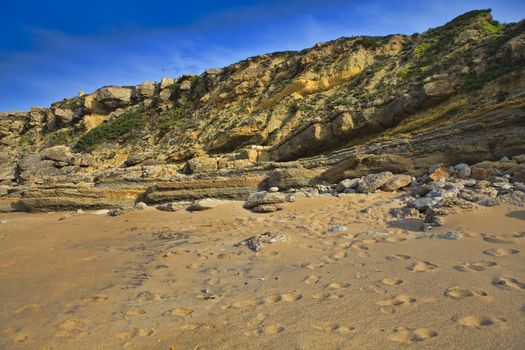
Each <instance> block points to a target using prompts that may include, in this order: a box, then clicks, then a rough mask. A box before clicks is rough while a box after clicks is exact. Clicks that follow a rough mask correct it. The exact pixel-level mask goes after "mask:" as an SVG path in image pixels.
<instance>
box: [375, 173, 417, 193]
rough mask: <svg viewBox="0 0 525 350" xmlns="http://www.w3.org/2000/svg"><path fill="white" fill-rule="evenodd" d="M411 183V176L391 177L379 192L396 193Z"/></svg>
mask: <svg viewBox="0 0 525 350" xmlns="http://www.w3.org/2000/svg"><path fill="white" fill-rule="evenodd" d="M411 182H412V176H410V175H393V176H392V178H391V179H390V180H388V181H387V182H386V183H385V184H384V185H383V186H381V190H383V191H396V190H398V189H400V188H403V187H406V186H408V185H410V183H411Z"/></svg>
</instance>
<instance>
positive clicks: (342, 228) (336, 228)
mask: <svg viewBox="0 0 525 350" xmlns="http://www.w3.org/2000/svg"><path fill="white" fill-rule="evenodd" d="M346 230H348V227H346V226H344V225H341V226H333V227H330V229H328V231H330V232H341V231H346Z"/></svg>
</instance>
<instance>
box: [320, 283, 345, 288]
mask: <svg viewBox="0 0 525 350" xmlns="http://www.w3.org/2000/svg"><path fill="white" fill-rule="evenodd" d="M348 287H350V283H347V282H332V283H330V284H328V285H327V286H326V287H325V289H346V288H348Z"/></svg>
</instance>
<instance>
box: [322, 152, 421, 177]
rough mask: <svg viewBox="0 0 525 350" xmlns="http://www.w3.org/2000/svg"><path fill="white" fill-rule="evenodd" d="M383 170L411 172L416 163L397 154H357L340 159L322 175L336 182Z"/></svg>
mask: <svg viewBox="0 0 525 350" xmlns="http://www.w3.org/2000/svg"><path fill="white" fill-rule="evenodd" d="M382 171H390V172H392V173H394V174H400V173H410V172H413V171H414V164H413V163H412V160H411V159H410V158H406V157H402V156H399V155H395V154H381V155H377V154H357V155H352V156H350V157H348V158H346V159H344V160H342V161H340V162H339V163H337V164H336V165H334V166H333V167H331V168H330V169H328V170H326V171H325V172H323V173H322V174H321V175H320V176H321V178H322V179H324V180H327V181H329V182H331V183H336V182H339V181H341V180H343V179H349V178H356V177H361V176H365V175H368V174H371V173H379V172H382Z"/></svg>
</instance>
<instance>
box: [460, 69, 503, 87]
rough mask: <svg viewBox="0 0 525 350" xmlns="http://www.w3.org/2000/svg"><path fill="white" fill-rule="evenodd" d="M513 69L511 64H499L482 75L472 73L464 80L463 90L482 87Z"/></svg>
mask: <svg viewBox="0 0 525 350" xmlns="http://www.w3.org/2000/svg"><path fill="white" fill-rule="evenodd" d="M511 71H512V67H510V66H505V67H504V66H498V67H493V68H491V69H488V70H487V71H486V72H484V73H483V74H480V75H470V76H469V77H467V79H465V81H464V82H463V90H465V91H473V90H478V89H481V88H482V87H483V86H485V84H486V83H488V82H490V81H492V80H494V79H496V78H498V77H500V76H502V75H504V74H507V73H509V72H511Z"/></svg>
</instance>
